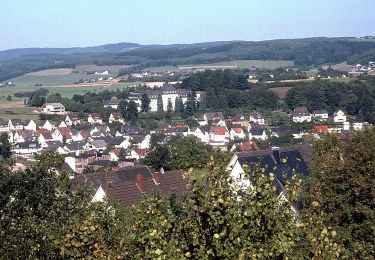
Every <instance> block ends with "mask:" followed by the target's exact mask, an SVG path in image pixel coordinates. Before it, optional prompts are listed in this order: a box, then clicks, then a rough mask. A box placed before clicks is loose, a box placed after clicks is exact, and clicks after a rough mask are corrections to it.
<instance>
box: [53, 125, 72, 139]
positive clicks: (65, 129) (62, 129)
mask: <svg viewBox="0 0 375 260" xmlns="http://www.w3.org/2000/svg"><path fill="white" fill-rule="evenodd" d="M57 129H58V131H59V132H60V134H61V135H62V136H64V137H65V138H71V137H72V136H71V132H70V129H69V128H68V127H58V128H57Z"/></svg>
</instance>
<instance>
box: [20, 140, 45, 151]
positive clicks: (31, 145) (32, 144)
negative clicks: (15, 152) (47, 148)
mask: <svg viewBox="0 0 375 260" xmlns="http://www.w3.org/2000/svg"><path fill="white" fill-rule="evenodd" d="M18 147H19V148H20V149H31V148H34V149H39V148H40V145H39V144H38V143H37V142H35V141H30V142H23V143H19V144H18Z"/></svg>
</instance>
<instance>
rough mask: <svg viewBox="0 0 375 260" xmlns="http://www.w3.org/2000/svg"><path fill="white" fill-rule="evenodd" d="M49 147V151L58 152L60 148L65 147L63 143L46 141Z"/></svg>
mask: <svg viewBox="0 0 375 260" xmlns="http://www.w3.org/2000/svg"><path fill="white" fill-rule="evenodd" d="M45 143H46V144H47V145H48V146H47V148H46V149H47V150H57V149H58V148H59V147H62V146H63V143H62V142H61V141H53V140H51V141H46V142H45Z"/></svg>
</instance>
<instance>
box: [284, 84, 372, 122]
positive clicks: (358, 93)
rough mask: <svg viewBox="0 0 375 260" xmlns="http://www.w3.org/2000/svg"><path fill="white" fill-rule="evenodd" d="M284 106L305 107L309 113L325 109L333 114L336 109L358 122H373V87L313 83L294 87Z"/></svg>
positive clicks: (369, 85)
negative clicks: (353, 117) (355, 117)
mask: <svg viewBox="0 0 375 260" xmlns="http://www.w3.org/2000/svg"><path fill="white" fill-rule="evenodd" d="M285 102H286V103H287V105H288V106H289V108H290V109H294V108H295V107H297V106H306V107H307V108H308V109H309V110H310V111H312V110H315V109H325V110H327V111H328V112H329V113H333V112H335V111H337V110H338V109H342V110H344V111H345V112H346V113H348V114H349V115H353V116H357V120H365V121H368V122H371V123H373V122H375V84H373V83H371V82H362V81H354V82H350V83H342V82H327V81H319V80H318V81H314V82H313V83H307V84H302V85H300V86H296V87H293V88H292V89H291V90H289V91H288V93H287V96H286V99H285Z"/></svg>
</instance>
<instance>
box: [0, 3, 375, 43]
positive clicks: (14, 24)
mask: <svg viewBox="0 0 375 260" xmlns="http://www.w3.org/2000/svg"><path fill="white" fill-rule="evenodd" d="M0 8H1V12H0V50H4V49H10V48H20V47H72V46H94V45H99V44H106V43H117V42H136V43H141V44H151V43H159V44H169V43H193V42H204V41H218V40H264V39H276V38H302V37H311V36H363V35H375V0H133V1H130V0H1V1H0Z"/></svg>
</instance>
